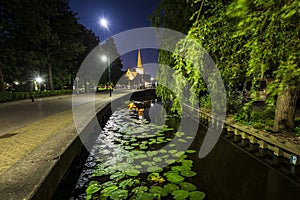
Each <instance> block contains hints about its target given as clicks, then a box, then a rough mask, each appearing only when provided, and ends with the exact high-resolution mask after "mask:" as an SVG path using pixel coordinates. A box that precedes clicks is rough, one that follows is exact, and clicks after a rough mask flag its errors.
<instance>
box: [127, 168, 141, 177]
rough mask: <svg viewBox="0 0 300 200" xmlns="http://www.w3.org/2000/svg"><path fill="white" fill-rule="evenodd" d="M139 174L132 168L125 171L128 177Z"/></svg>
mask: <svg viewBox="0 0 300 200" xmlns="http://www.w3.org/2000/svg"><path fill="white" fill-rule="evenodd" d="M140 173H141V172H140V171H139V170H137V169H134V168H129V169H126V170H125V174H126V175H128V176H138V175H139V174H140Z"/></svg>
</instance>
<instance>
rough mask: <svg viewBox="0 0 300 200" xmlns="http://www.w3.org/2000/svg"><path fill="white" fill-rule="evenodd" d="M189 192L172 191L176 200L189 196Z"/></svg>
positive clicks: (182, 199)
mask: <svg viewBox="0 0 300 200" xmlns="http://www.w3.org/2000/svg"><path fill="white" fill-rule="evenodd" d="M189 194H190V193H189V192H188V191H184V190H176V191H174V192H172V195H173V196H174V199H175V200H184V199H186V198H187V197H188V196H189Z"/></svg>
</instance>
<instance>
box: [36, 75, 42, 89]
mask: <svg viewBox="0 0 300 200" xmlns="http://www.w3.org/2000/svg"><path fill="white" fill-rule="evenodd" d="M35 81H36V82H37V83H38V84H39V91H40V92H41V83H42V82H43V79H42V78H41V77H39V76H38V77H37V78H36V79H35Z"/></svg>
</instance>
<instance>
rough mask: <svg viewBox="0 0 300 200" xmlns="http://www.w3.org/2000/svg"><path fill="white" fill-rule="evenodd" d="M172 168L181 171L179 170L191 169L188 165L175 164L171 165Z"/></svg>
mask: <svg viewBox="0 0 300 200" xmlns="http://www.w3.org/2000/svg"><path fill="white" fill-rule="evenodd" d="M171 170H172V171H176V172H179V171H189V170H191V168H190V167H188V166H186V165H182V166H173V167H171Z"/></svg>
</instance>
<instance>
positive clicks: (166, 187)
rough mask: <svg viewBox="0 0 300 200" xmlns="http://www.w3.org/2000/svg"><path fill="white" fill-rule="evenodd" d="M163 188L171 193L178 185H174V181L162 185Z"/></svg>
mask: <svg viewBox="0 0 300 200" xmlns="http://www.w3.org/2000/svg"><path fill="white" fill-rule="evenodd" d="M164 189H165V190H166V191H167V192H168V193H172V192H173V191H175V190H178V189H179V187H178V186H177V185H175V184H174V183H168V184H166V185H165V186H164Z"/></svg>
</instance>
